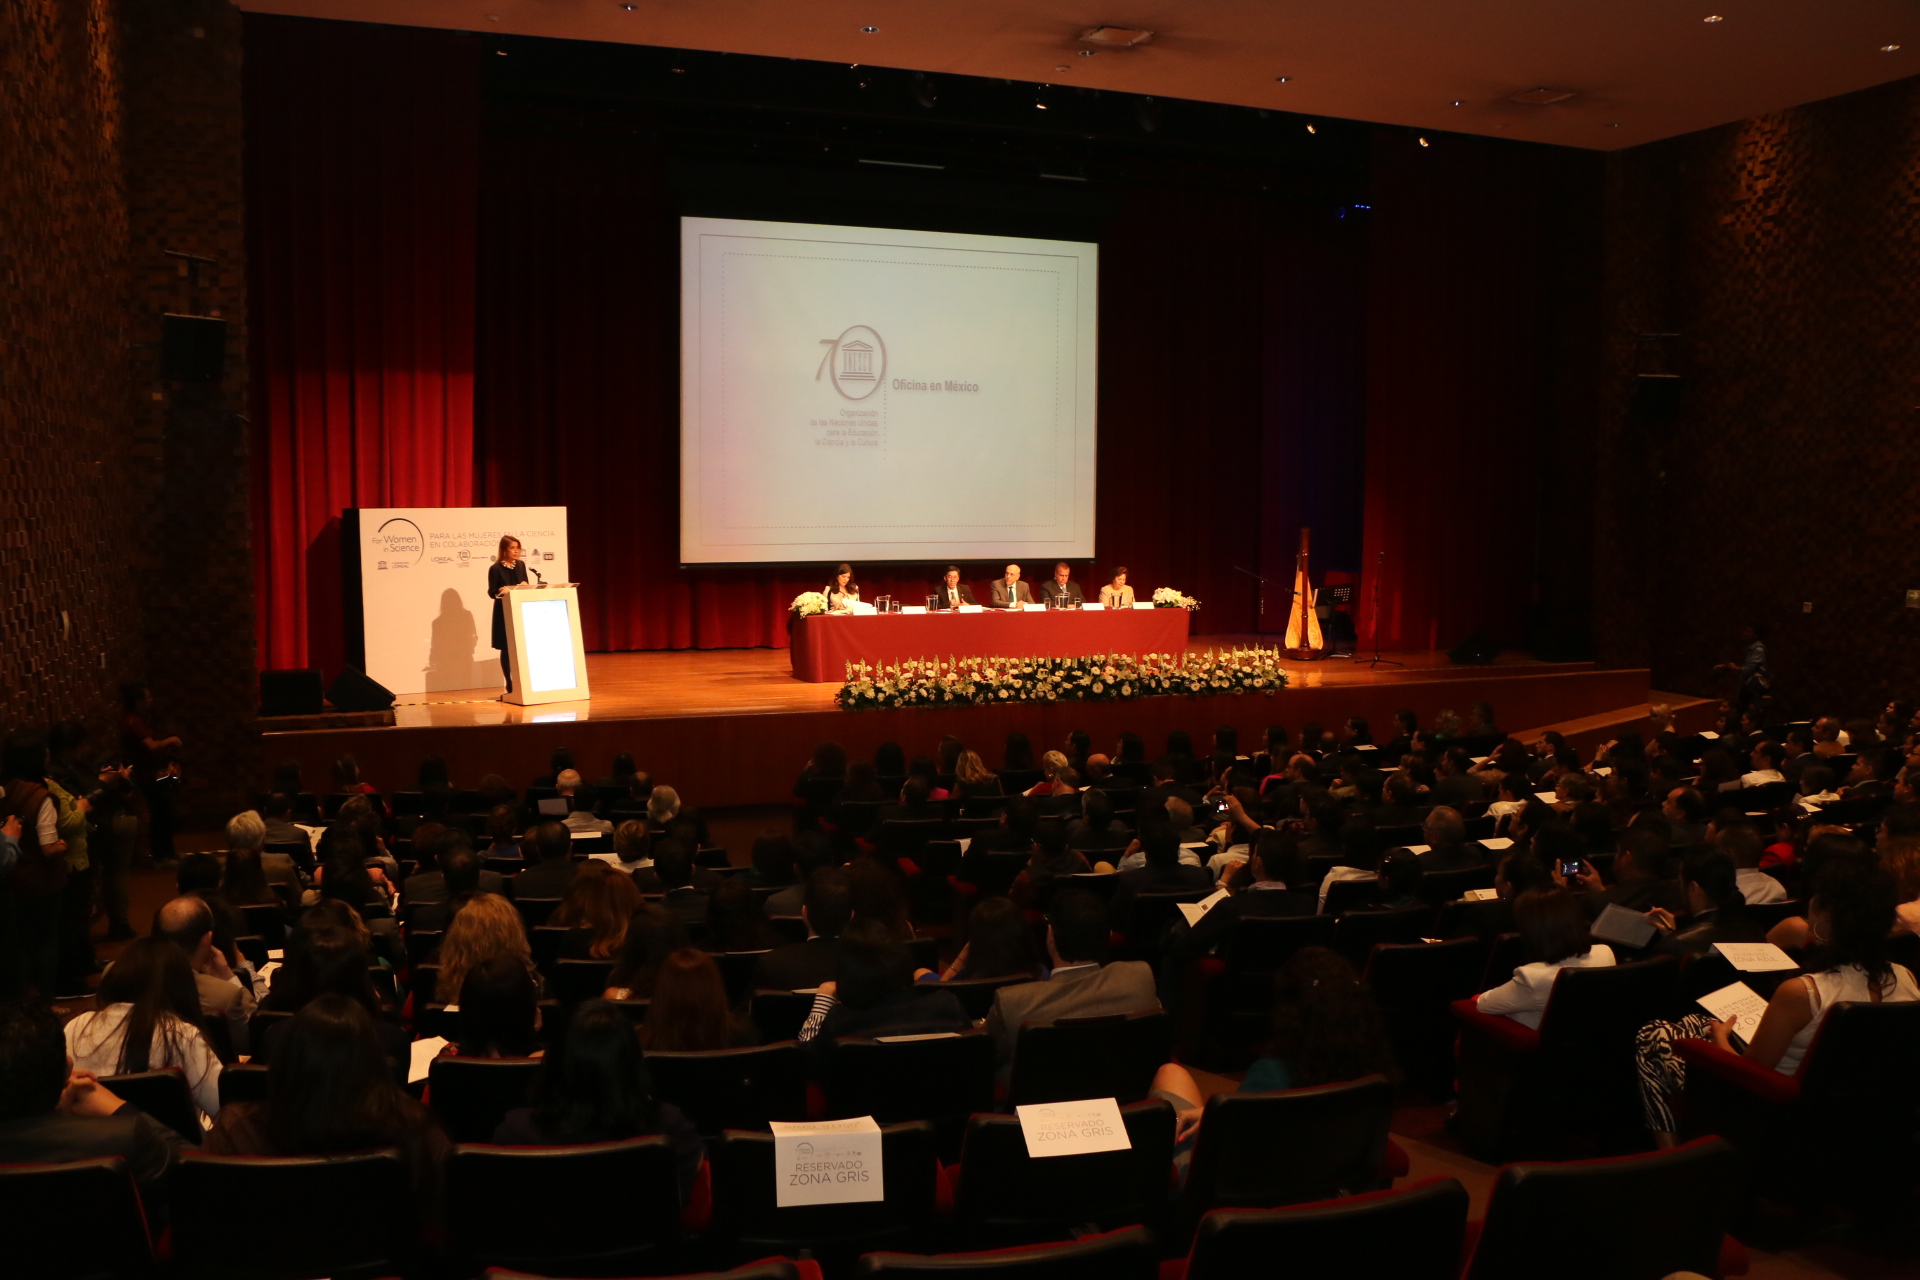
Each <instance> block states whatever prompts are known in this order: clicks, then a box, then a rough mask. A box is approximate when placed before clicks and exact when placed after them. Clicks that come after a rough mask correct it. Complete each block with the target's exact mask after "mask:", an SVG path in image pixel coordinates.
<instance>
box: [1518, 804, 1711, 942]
mask: <svg viewBox="0 0 1920 1280" xmlns="http://www.w3.org/2000/svg"><path fill="white" fill-rule="evenodd" d="M1694 843H1695V844H1696V845H1697V844H1700V843H1702V842H1700V841H1695V842H1694ZM1541 862H1542V863H1543V864H1546V865H1550V866H1551V867H1552V870H1553V871H1555V872H1556V873H1557V872H1558V870H1559V868H1558V867H1557V866H1552V864H1547V860H1546V859H1545V858H1544V857H1543V858H1542V859H1541ZM1672 863H1673V854H1672V853H1670V852H1669V851H1668V847H1667V842H1666V838H1665V836H1664V835H1663V834H1662V833H1661V831H1660V828H1659V827H1658V826H1657V825H1655V824H1653V823H1650V822H1649V823H1641V822H1636V823H1634V824H1633V825H1632V826H1630V827H1628V828H1627V829H1626V830H1625V831H1622V832H1621V833H1620V851H1619V852H1618V853H1616V854H1615V855H1614V858H1613V883H1612V884H1611V885H1608V884H1605V883H1603V881H1602V879H1601V876H1600V873H1599V872H1598V871H1596V870H1594V868H1593V866H1592V864H1591V863H1584V862H1583V863H1582V864H1581V868H1580V877H1579V884H1580V887H1581V888H1582V889H1584V890H1585V892H1584V894H1583V898H1584V902H1583V903H1582V905H1583V906H1585V907H1586V910H1587V917H1588V918H1589V919H1594V918H1597V917H1598V916H1599V915H1600V913H1601V912H1602V911H1604V910H1605V909H1606V908H1607V906H1608V904H1612V905H1614V906H1619V907H1624V908H1626V909H1627V910H1628V911H1640V912H1645V911H1651V910H1652V909H1653V908H1655V907H1659V908H1661V909H1662V910H1664V911H1666V912H1668V913H1669V914H1671V915H1676V916H1677V915H1684V914H1685V913H1686V910H1687V901H1686V897H1685V895H1684V894H1682V893H1681V891H1680V884H1679V882H1678V881H1676V880H1673V879H1671V878H1670V875H1671V871H1670V867H1671V865H1672ZM1568 887H1569V888H1572V887H1574V886H1573V885H1571V884H1569V885H1568Z"/></svg>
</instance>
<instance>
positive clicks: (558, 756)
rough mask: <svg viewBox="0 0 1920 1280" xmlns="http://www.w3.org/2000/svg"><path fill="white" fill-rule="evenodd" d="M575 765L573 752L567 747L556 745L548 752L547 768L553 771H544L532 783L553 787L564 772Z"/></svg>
mask: <svg viewBox="0 0 1920 1280" xmlns="http://www.w3.org/2000/svg"><path fill="white" fill-rule="evenodd" d="M573 767H574V765H573V752H571V751H569V750H568V749H567V748H565V747H555V748H554V749H553V750H552V751H550V752H548V753H547V768H548V769H549V770H551V772H549V773H543V774H541V775H539V776H538V777H536V778H535V779H534V780H533V784H532V785H534V786H536V787H551V786H553V785H554V784H555V783H557V782H558V781H559V779H560V775H561V774H562V773H564V772H565V771H567V770H568V769H571V768H573Z"/></svg>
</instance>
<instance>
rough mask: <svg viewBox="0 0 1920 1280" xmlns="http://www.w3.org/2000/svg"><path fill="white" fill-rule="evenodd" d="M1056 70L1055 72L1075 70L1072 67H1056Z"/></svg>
mask: <svg viewBox="0 0 1920 1280" xmlns="http://www.w3.org/2000/svg"><path fill="white" fill-rule="evenodd" d="M1054 70H1055V71H1071V70H1073V68H1072V67H1055V68H1054Z"/></svg>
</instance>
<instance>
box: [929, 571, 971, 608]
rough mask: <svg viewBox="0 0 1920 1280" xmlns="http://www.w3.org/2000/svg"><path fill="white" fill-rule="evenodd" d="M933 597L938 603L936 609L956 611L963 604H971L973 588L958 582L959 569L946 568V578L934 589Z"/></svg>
mask: <svg viewBox="0 0 1920 1280" xmlns="http://www.w3.org/2000/svg"><path fill="white" fill-rule="evenodd" d="M934 597H935V599H936V600H937V602H938V603H936V604H935V605H934V606H933V607H934V608H936V609H958V608H959V607H960V606H961V605H963V604H973V603H974V598H973V588H972V587H970V586H968V585H967V584H966V583H964V582H962V581H960V567H959V566H958V565H951V564H950V565H948V566H947V576H946V578H945V579H944V580H943V581H942V582H941V584H940V586H939V587H938V588H936V589H935V591H934Z"/></svg>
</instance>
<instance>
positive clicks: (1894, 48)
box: [1880, 44, 1900, 53]
mask: <svg viewBox="0 0 1920 1280" xmlns="http://www.w3.org/2000/svg"><path fill="white" fill-rule="evenodd" d="M1899 51H1900V46H1899V45H1897V44H1883V45H1881V46H1880V52H1882V53H1898V52H1899Z"/></svg>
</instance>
